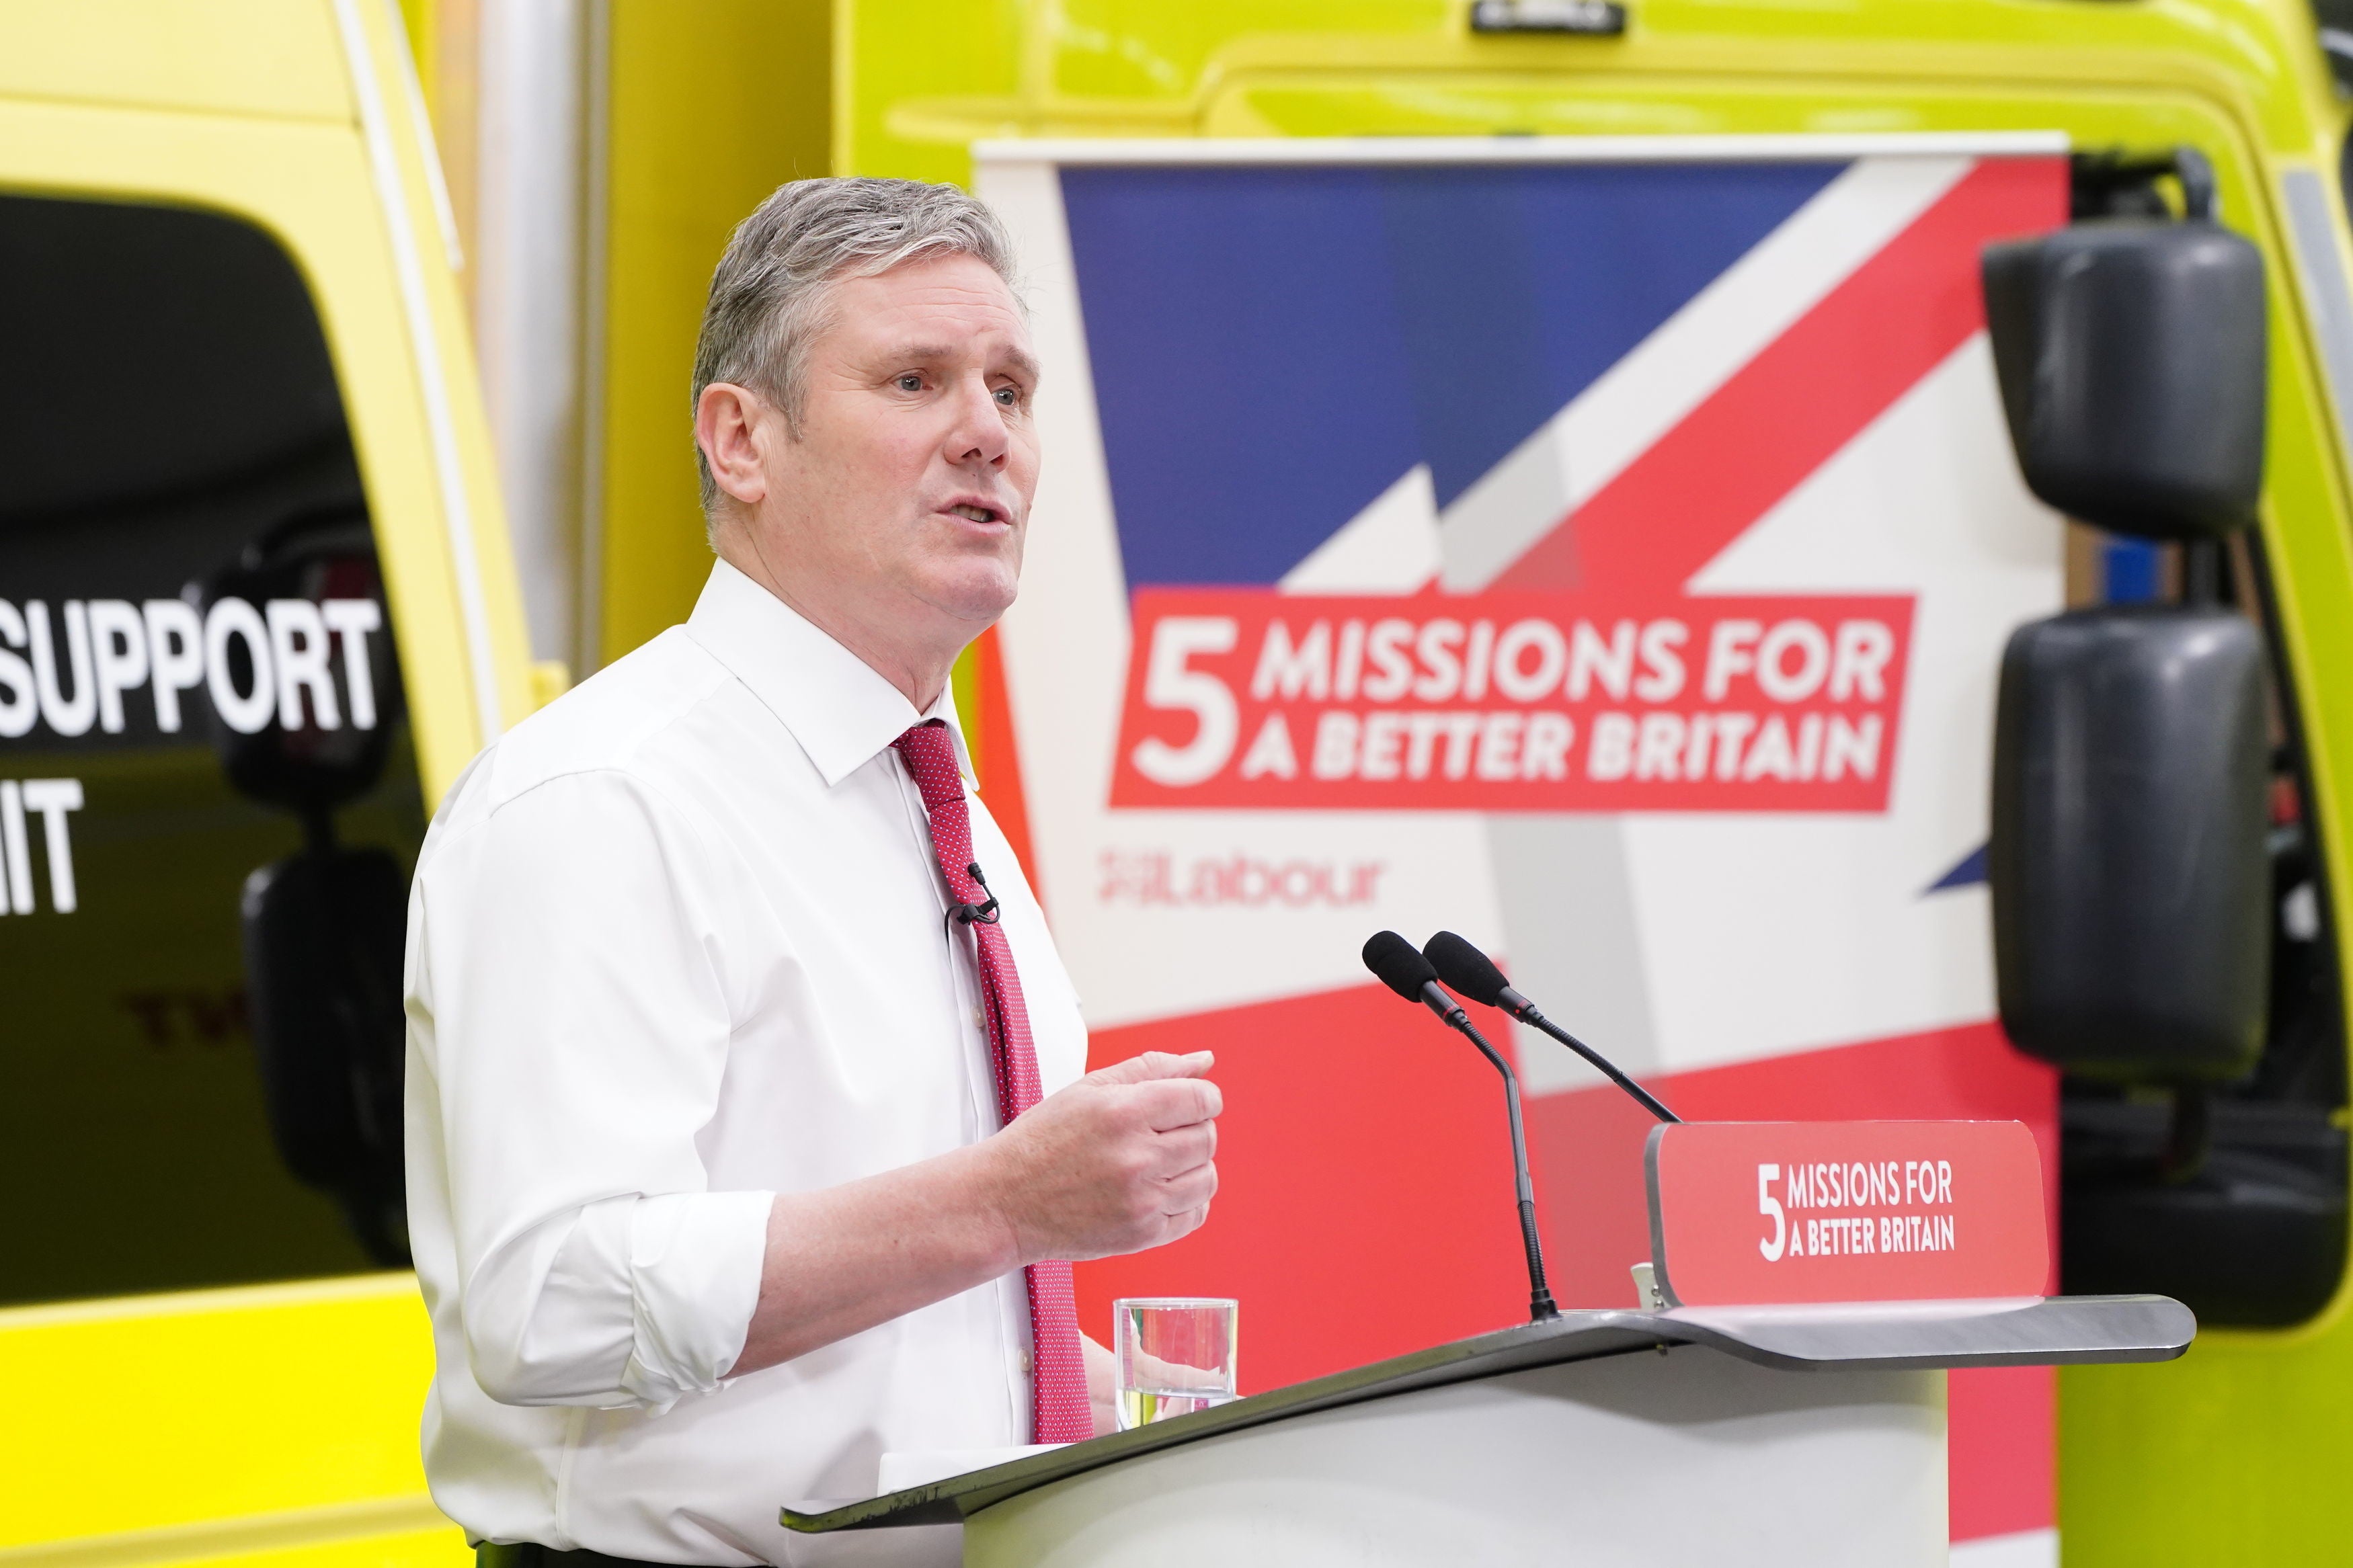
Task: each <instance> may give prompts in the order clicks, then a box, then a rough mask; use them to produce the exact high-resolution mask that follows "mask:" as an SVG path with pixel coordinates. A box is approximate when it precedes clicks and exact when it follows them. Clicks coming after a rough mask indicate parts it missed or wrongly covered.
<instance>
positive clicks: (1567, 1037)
mask: <svg viewBox="0 0 2353 1568" xmlns="http://www.w3.org/2000/svg"><path fill="white" fill-rule="evenodd" d="M1375 940H1376V941H1377V940H1378V939H1377V938H1376V939H1375ZM1421 955H1422V957H1423V958H1425V959H1427V960H1428V961H1429V962H1430V967H1431V969H1432V970H1433V971H1434V972H1435V973H1436V974H1437V975H1438V977H1439V978H1440V980H1443V981H1445V982H1446V984H1448V985H1449V986H1451V988H1452V989H1453V990H1455V991H1456V992H1458V993H1460V994H1462V995H1464V996H1468V997H1469V998H1471V1000H1472V1001H1473V1002H1482V1003H1484V1004H1485V1005H1488V1006H1490V1007H1500V1008H1502V1009H1503V1010H1504V1012H1506V1013H1509V1014H1510V1015H1511V1016H1513V1017H1514V1018H1517V1019H1518V1020H1519V1021H1520V1022H1521V1023H1523V1024H1525V1025H1527V1026H1529V1027H1530V1028H1533V1029H1541V1030H1543V1031H1544V1032H1545V1033H1546V1034H1547V1035H1550V1036H1551V1037H1553V1038H1554V1039H1556V1040H1558V1041H1559V1042H1560V1043H1561V1044H1562V1045H1564V1046H1567V1047H1568V1048H1569V1049H1570V1050H1572V1051H1575V1052H1576V1053H1577V1055H1578V1056H1580V1057H1583V1058H1585V1059H1586V1060H1587V1061H1588V1062H1591V1063H1592V1064H1593V1065H1594V1066H1595V1067H1597V1068H1599V1069H1600V1070H1601V1072H1602V1073H1603V1075H1604V1076H1606V1077H1607V1078H1608V1079H1609V1081H1610V1082H1611V1083H1614V1084H1616V1085H1617V1086H1618V1087H1619V1088H1620V1089H1624V1090H1625V1091H1626V1092H1627V1093H1628V1094H1630V1095H1632V1096H1633V1097H1634V1098H1635V1099H1636V1100H1640V1101H1641V1104H1642V1108H1643V1109H1644V1110H1648V1111H1649V1112H1650V1113H1651V1115H1653V1116H1655V1117H1657V1118H1658V1119H1659V1120H1660V1121H1682V1120H1683V1118H1682V1117H1680V1116H1677V1115H1676V1114H1675V1113H1674V1112H1673V1111H1672V1110H1668V1109H1667V1108H1666V1106H1665V1105H1664V1104H1663V1103H1662V1102H1661V1101H1660V1100H1659V1099H1658V1097H1657V1096H1655V1095H1653V1094H1652V1093H1651V1091H1650V1090H1649V1089H1644V1088H1643V1087H1642V1086H1641V1084H1639V1083H1636V1082H1635V1081H1634V1080H1633V1079H1630V1078H1628V1077H1627V1076H1626V1075H1625V1074H1624V1073H1622V1072H1620V1071H1619V1070H1618V1068H1617V1066H1616V1064H1615V1063H1613V1062H1611V1061H1610V1060H1609V1058H1607V1057H1605V1056H1603V1055H1602V1054H1601V1053H1600V1052H1599V1051H1597V1050H1595V1049H1594V1048H1593V1047H1591V1046H1588V1045H1587V1044H1586V1043H1585V1042H1584V1041H1583V1040H1580V1039H1578V1038H1577V1037H1576V1036H1575V1035H1572V1034H1570V1033H1569V1032H1568V1031H1567V1029H1564V1028H1562V1027H1561V1026H1559V1025H1557V1024H1556V1023H1554V1022H1553V1021H1552V1020H1551V1019H1549V1018H1547V1017H1546V1016H1544V1015H1543V1014H1542V1013H1539V1012H1537V1011H1536V1005H1535V1003H1533V1002H1531V1001H1529V1000H1528V999H1527V998H1526V997H1525V996H1523V995H1521V994H1519V993H1518V992H1516V991H1514V990H1513V989H1512V986H1511V983H1510V982H1509V981H1507V980H1505V979H1504V972H1503V971H1502V970H1500V969H1498V968H1496V967H1495V961H1494V960H1493V959H1492V958H1489V957H1488V956H1487V955H1486V954H1485V953H1483V952H1480V951H1479V950H1478V949H1477V948H1475V947H1473V946H1472V945H1471V944H1470V943H1469V942H1465V941H1463V940H1462V939H1461V937H1459V936H1456V935H1455V934H1454V933H1453V932H1452V931H1440V932H1439V933H1438V934H1437V935H1436V936H1434V937H1431V938H1430V941H1429V942H1426V943H1425V944H1423V947H1422V950H1421ZM1365 962H1366V963H1371V962H1372V960H1371V959H1370V958H1369V957H1367V958H1366V961H1365Z"/></svg>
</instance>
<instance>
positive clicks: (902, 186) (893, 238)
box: [693, 178, 1019, 517]
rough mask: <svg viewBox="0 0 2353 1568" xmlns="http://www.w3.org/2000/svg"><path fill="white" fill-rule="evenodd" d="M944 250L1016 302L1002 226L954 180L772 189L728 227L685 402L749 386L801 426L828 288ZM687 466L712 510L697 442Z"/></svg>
mask: <svg viewBox="0 0 2353 1568" xmlns="http://www.w3.org/2000/svg"><path fill="white" fill-rule="evenodd" d="M946 256H969V257H972V258H974V259H976V260H977V261H981V262H985V263H987V266H988V267H989V268H990V269H991V270H992V271H994V272H995V273H996V274H997V276H998V277H999V278H1002V279H1005V284H1006V287H1007V288H1008V289H1014V290H1015V291H1016V296H1015V297H1016V298H1017V299H1018V297H1019V294H1018V289H1019V283H1018V276H1017V272H1016V269H1015V266H1014V259H1013V241H1012V239H1011V237H1009V236H1008V235H1007V234H1006V232H1005V226H1004V224H1003V223H1001V222H999V221H998V219H997V215H996V214H995V213H993V212H991V211H989V210H988V208H987V206H986V205H983V204H982V203H980V202H979V201H977V200H976V199H974V198H973V197H971V196H969V195H965V193H964V192H962V191H960V190H958V189H956V187H955V186H954V185H931V184H923V182H921V181H918V180H876V179H866V178H844V179H819V180H795V181H794V182H792V183H791V184H786V185H779V186H778V187H777V188H776V192H775V193H774V194H773V195H770V196H769V197H768V199H767V200H766V201H764V202H762V203H761V204H760V205H759V206H758V207H757V208H756V209H755V210H754V212H753V214H752V216H750V217H747V218H745V219H744V221H743V222H742V223H740V224H738V225H737V226H736V227H735V233H734V235H733V237H731V238H730V239H729V240H728V241H727V251H726V254H725V255H723V256H722V257H721V258H719V267H718V269H717V270H716V271H714V272H712V275H711V297H710V299H709V300H708V301H707V302H706V303H705V304H704V305H703V308H702V336H701V337H700V338H699V339H698V340H697V342H696V343H695V346H694V402H693V406H694V407H698V408H699V407H700V406H701V405H702V389H703V388H704V387H706V386H709V385H710V384H712V383H713V382H727V383H730V384H733V385H737V386H747V387H750V388H751V389H752V390H753V391H754V392H756V393H758V394H759V395H761V396H763V397H765V398H766V399H767V400H768V401H769V402H770V403H772V404H774V405H776V407H777V408H778V409H779V410H780V411H781V412H782V413H783V414H784V416H785V422H786V426H787V427H788V428H790V429H792V430H794V431H795V432H797V431H798V430H799V428H800V416H801V404H802V398H803V395H804V394H805V392H806V390H807V389H806V387H805V386H804V385H803V382H804V379H805V377H806V375H807V368H808V351H809V345H810V344H811V343H812V342H815V341H816V340H817V339H818V336H820V335H821V334H822V333H823V332H824V331H825V330H826V328H827V327H828V326H829V325H830V324H831V322H830V321H829V319H828V314H827V310H826V307H827V305H828V301H829V299H830V297H831V294H832V285H834V284H835V283H837V282H839V281H840V280H841V279H848V278H871V277H873V276H875V275H876V274H877V273H881V272H888V271H889V270H890V269H891V268H893V267H897V266H900V265H902V263H905V262H909V261H916V260H924V259H929V258H935V257H946ZM694 463H695V470H696V473H697V475H698V476H699V478H700V479H701V481H702V510H703V515H704V516H706V517H710V516H712V509H713V508H714V507H716V506H717V504H718V500H719V487H718V486H717V485H716V484H714V483H713V482H712V478H711V465H710V464H709V462H708V461H706V460H705V458H703V455H702V447H701V446H700V445H699V444H698V445H697V446H696V447H695V451H694Z"/></svg>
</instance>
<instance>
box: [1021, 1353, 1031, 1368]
mask: <svg viewBox="0 0 2353 1568" xmlns="http://www.w3.org/2000/svg"><path fill="white" fill-rule="evenodd" d="M1021 1370H1022V1371H1023V1372H1028V1371H1029V1352H1028V1351H1023V1352H1021Z"/></svg>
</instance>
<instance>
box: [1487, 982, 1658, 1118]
mask: <svg viewBox="0 0 2353 1568" xmlns="http://www.w3.org/2000/svg"><path fill="white" fill-rule="evenodd" d="M1513 1016H1514V1017H1516V1018H1517V1019H1519V1021H1520V1022H1521V1023H1523V1024H1525V1025H1527V1026H1529V1027H1531V1028H1535V1029H1541V1030H1543V1031H1544V1032H1545V1033H1546V1034H1547V1035H1550V1036H1551V1037H1553V1038H1554V1039H1556V1040H1558V1041H1559V1042H1560V1043H1561V1044H1562V1045H1564V1046H1567V1047H1568V1048H1569V1049H1570V1050H1572V1051H1575V1052H1576V1053H1577V1055H1578V1056H1580V1057H1583V1058H1585V1059H1586V1060H1587V1061H1588V1062H1591V1063H1592V1064H1593V1065H1594V1067H1595V1068H1598V1069H1599V1071H1600V1072H1601V1074H1602V1075H1603V1076H1604V1077H1606V1078H1607V1079H1609V1081H1610V1082H1611V1083H1614V1084H1616V1085H1617V1086H1618V1087H1619V1088H1620V1089H1624V1090H1625V1091H1626V1092H1627V1093H1628V1094H1630V1095H1632V1096H1633V1097H1634V1098H1635V1099H1636V1100H1640V1101H1641V1104H1642V1109H1644V1110H1648V1111H1649V1112H1650V1113H1651V1115H1653V1116H1655V1117H1657V1118H1658V1119H1659V1120H1660V1121H1678V1122H1679V1121H1682V1120H1683V1118H1682V1117H1680V1116H1677V1115H1676V1114H1675V1113H1674V1112H1673V1111H1672V1110H1668V1109H1667V1108H1666V1106H1665V1104H1664V1103H1663V1102H1662V1101H1661V1100H1660V1099H1659V1098H1658V1096H1656V1095H1654V1094H1652V1093H1651V1091H1650V1090H1649V1089H1644V1088H1643V1087H1642V1086H1641V1084H1639V1083H1636V1082H1635V1081H1634V1080H1633V1079H1630V1078H1628V1077H1627V1076H1626V1075H1625V1074H1624V1073H1622V1072H1620V1071H1619V1070H1618V1068H1617V1067H1616V1065H1615V1064H1614V1063H1612V1062H1611V1061H1610V1060H1609V1058H1607V1057H1605V1056H1603V1055H1602V1054H1601V1053H1600V1052H1599V1051H1597V1050H1595V1049H1594V1048H1593V1047H1591V1046H1588V1045H1587V1044H1586V1043H1585V1042H1584V1041H1583V1040H1580V1039H1578V1038H1577V1037H1576V1036H1575V1035H1572V1034H1570V1033H1569V1032H1568V1031H1567V1029H1564V1028H1562V1027H1561V1026H1559V1025H1557V1024H1556V1023H1554V1022H1553V1021H1552V1020H1551V1019H1550V1018H1547V1017H1546V1016H1544V1015H1543V1014H1542V1013H1539V1012H1537V1011H1536V1010H1535V1005H1533V1004H1528V1005H1523V1006H1520V1007H1517V1008H1514V1009H1513Z"/></svg>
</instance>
